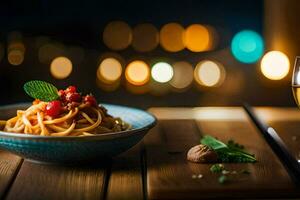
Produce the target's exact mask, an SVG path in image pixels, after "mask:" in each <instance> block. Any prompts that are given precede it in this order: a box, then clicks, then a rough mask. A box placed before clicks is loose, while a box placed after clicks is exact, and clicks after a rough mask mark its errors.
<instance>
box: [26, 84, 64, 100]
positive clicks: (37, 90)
mask: <svg viewBox="0 0 300 200" xmlns="http://www.w3.org/2000/svg"><path fill="white" fill-rule="evenodd" d="M24 90H25V92H26V93H27V94H28V95H29V96H31V97H32V98H34V99H39V100H42V101H47V102H49V101H53V100H56V99H58V98H59V96H58V94H57V91H58V90H57V88H56V87H55V86H54V85H52V84H51V83H47V82H45V81H39V80H34V81H29V82H27V83H25V84H24Z"/></svg>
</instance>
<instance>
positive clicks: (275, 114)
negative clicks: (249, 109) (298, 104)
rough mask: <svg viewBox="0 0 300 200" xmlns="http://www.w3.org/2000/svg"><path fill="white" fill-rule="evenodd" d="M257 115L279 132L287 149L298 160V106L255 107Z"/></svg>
mask: <svg viewBox="0 0 300 200" xmlns="http://www.w3.org/2000/svg"><path fill="white" fill-rule="evenodd" d="M255 111H256V113H257V114H258V116H259V117H260V118H261V119H263V120H264V121H265V122H266V123H267V124H268V125H269V126H271V127H273V128H274V129H275V130H276V132H277V133H278V134H279V136H280V137H281V139H282V140H283V142H284V143H285V144H286V146H287V148H288V150H289V151H290V152H291V153H292V155H294V156H295V158H296V159H298V160H300V145H299V142H300V111H299V109H298V108H256V109H255Z"/></svg>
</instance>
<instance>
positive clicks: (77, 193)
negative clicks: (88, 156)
mask: <svg viewBox="0 0 300 200" xmlns="http://www.w3.org/2000/svg"><path fill="white" fill-rule="evenodd" d="M105 171H106V167H105V166H85V167H71V166H70V167H68V166H56V165H46V164H35V163H31V162H28V161H24V163H23V165H22V167H21V169H20V172H19V174H18V176H17V177H16V180H15V182H14V184H13V185H12V187H11V188H10V190H9V193H8V195H7V199H11V200H15V199H31V200H35V199H43V200H47V199H64V200H68V199H71V200H76V199H102V198H103V195H104V190H105V188H104V186H105Z"/></svg>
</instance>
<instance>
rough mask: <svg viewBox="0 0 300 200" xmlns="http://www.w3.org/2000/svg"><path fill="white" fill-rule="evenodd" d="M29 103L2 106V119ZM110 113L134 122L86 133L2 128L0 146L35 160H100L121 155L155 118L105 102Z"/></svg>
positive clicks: (137, 139) (134, 142)
mask: <svg viewBox="0 0 300 200" xmlns="http://www.w3.org/2000/svg"><path fill="white" fill-rule="evenodd" d="M29 105H30V104H16V105H9V106H3V107H0V119H8V118H10V117H12V116H15V115H16V110H17V109H24V108H26V107H28V106H29ZM103 105H104V106H105V107H106V108H107V110H108V113H109V114H111V115H113V116H118V117H121V118H122V119H123V120H124V121H125V122H127V123H129V124H131V125H132V128H131V129H130V130H127V131H121V132H115V133H106V134H101V135H95V136H83V137H71V136H66V137H53V136H35V135H25V134H18V133H7V132H3V131H0V148H2V149H5V150H7V151H10V152H12V153H14V154H17V155H20V156H21V157H23V158H26V159H28V160H32V161H39V162H46V163H72V164H76V163H82V162H97V161H99V160H101V159H102V158H109V157H112V156H115V155H118V154H120V153H122V152H124V151H126V150H128V149H129V148H131V147H132V146H134V145H135V144H137V143H138V142H139V141H140V140H141V139H142V138H143V137H144V135H145V134H146V133H147V132H148V131H149V129H151V128H152V127H153V126H154V125H155V123H156V119H155V117H154V116H153V115H151V114H149V113H148V112H145V111H142V110H139V109H135V108H129V107H124V106H117V105H110V104H103Z"/></svg>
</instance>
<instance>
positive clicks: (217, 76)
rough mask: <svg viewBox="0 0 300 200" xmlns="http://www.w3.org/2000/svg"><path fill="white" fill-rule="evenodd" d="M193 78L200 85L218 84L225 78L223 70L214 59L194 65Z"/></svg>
mask: <svg viewBox="0 0 300 200" xmlns="http://www.w3.org/2000/svg"><path fill="white" fill-rule="evenodd" d="M194 78H195V80H196V81H197V83H199V84H200V85H202V86H206V87H215V86H219V85H220V84H221V83H222V82H223V80H224V78H225V70H224V68H223V66H222V65H221V64H220V63H218V62H216V61H211V60H204V61H201V62H199V63H198V64H197V65H196V68H195V71H194Z"/></svg>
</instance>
